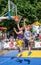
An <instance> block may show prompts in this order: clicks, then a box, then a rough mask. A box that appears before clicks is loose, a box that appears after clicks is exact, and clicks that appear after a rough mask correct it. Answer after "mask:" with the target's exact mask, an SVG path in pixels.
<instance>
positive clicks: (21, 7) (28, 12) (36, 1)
mask: <svg viewBox="0 0 41 65" xmlns="http://www.w3.org/2000/svg"><path fill="white" fill-rule="evenodd" d="M12 2H13V3H15V4H16V5H17V13H18V15H21V16H22V18H27V19H28V21H27V22H28V23H33V21H34V20H35V19H36V18H38V20H41V0H12ZM7 4H8V0H0V15H1V14H2V13H3V11H4V10H6V12H7V11H8V9H7V8H6V6H7ZM7 7H8V6H7ZM5 8H6V9H5ZM8 21H9V22H8ZM11 21H12V20H11ZM22 22H23V21H22ZM0 24H2V25H3V26H6V27H7V28H8V30H9V29H11V28H13V26H14V24H15V22H14V21H12V22H10V20H4V22H3V21H2V23H0ZM20 24H21V23H20Z"/></svg>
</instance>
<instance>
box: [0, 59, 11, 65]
mask: <svg viewBox="0 0 41 65" xmlns="http://www.w3.org/2000/svg"><path fill="white" fill-rule="evenodd" d="M8 60H10V58H9V59H7V60H4V61H3V62H0V64H2V63H5V62H7V61H8Z"/></svg>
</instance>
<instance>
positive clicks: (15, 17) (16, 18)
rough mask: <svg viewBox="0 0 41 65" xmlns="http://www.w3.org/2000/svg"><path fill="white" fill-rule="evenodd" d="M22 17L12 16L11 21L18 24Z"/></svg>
mask: <svg viewBox="0 0 41 65" xmlns="http://www.w3.org/2000/svg"><path fill="white" fill-rule="evenodd" d="M21 18H22V16H13V19H14V20H15V22H16V23H18V22H20V20H21Z"/></svg>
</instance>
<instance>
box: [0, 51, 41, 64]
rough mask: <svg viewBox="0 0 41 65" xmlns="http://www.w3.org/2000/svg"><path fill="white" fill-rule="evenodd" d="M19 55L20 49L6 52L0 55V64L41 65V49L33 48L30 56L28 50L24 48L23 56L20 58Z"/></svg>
mask: <svg viewBox="0 0 41 65" xmlns="http://www.w3.org/2000/svg"><path fill="white" fill-rule="evenodd" d="M16 56H17V57H16ZM18 56H19V53H18V50H14V51H12V52H9V53H6V54H4V55H2V56H0V65H41V51H40V50H32V53H31V55H29V56H28V51H27V50H26V51H25V50H23V52H22V56H21V57H20V58H18Z"/></svg>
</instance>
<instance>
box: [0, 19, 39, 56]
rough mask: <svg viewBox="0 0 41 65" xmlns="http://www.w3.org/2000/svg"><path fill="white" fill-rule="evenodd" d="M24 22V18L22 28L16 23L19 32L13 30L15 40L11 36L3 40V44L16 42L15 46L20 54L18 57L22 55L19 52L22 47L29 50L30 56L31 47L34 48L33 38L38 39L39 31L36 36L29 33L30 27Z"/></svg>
mask: <svg viewBox="0 0 41 65" xmlns="http://www.w3.org/2000/svg"><path fill="white" fill-rule="evenodd" d="M26 20H27V19H26V18H25V19H24V22H23V25H22V27H20V25H19V23H20V22H18V23H17V27H18V30H19V31H17V30H16V28H13V30H14V32H15V33H16V34H17V38H16V39H15V38H14V37H13V36H12V35H10V38H9V39H7V37H6V38H5V39H4V41H5V42H7V41H12V42H15V41H16V46H17V49H18V50H19V52H20V56H21V55H22V53H21V52H22V49H23V45H24V46H25V49H28V50H29V53H28V55H30V54H31V47H32V46H34V40H35V38H38V37H39V31H38V32H37V35H36V33H32V31H31V29H32V25H27V24H26ZM0 41H1V40H0Z"/></svg>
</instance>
